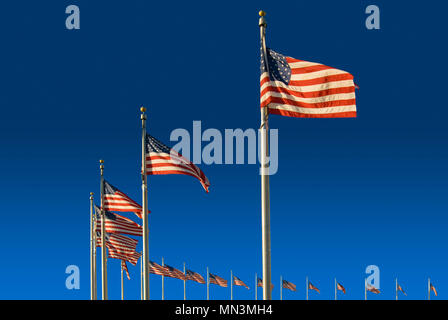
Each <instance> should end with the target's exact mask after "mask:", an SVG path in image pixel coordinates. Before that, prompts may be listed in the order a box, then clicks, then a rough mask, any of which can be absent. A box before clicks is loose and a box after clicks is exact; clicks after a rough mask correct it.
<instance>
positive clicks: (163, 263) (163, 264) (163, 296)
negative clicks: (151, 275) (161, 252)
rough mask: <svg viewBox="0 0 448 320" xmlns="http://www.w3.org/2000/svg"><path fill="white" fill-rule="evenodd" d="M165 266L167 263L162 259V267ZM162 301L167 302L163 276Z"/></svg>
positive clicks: (163, 277)
mask: <svg viewBox="0 0 448 320" xmlns="http://www.w3.org/2000/svg"><path fill="white" fill-rule="evenodd" d="M164 266H165V262H164V260H163V257H162V267H164ZM162 300H165V276H164V275H162Z"/></svg>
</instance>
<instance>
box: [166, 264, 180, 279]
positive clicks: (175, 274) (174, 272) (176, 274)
mask: <svg viewBox="0 0 448 320" xmlns="http://www.w3.org/2000/svg"><path fill="white" fill-rule="evenodd" d="M163 267H164V268H165V270H166V272H167V274H168V276H167V277H170V278H176V279H180V280H186V278H185V275H184V273H183V272H182V271H180V270H178V269H176V268H173V267H171V266H169V265H167V264H166V265H164V266H163Z"/></svg>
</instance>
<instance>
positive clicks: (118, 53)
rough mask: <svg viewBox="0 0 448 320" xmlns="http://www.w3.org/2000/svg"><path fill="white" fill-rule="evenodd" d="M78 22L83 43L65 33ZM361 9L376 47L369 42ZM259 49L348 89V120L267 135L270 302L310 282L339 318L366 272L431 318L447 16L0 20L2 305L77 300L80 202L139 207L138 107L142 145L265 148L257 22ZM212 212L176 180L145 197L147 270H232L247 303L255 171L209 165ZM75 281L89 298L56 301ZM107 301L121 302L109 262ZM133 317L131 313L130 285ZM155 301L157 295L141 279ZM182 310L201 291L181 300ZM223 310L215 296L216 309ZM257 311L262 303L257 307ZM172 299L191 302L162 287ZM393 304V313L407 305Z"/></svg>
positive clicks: (443, 225) (343, 8)
mask: <svg viewBox="0 0 448 320" xmlns="http://www.w3.org/2000/svg"><path fill="white" fill-rule="evenodd" d="M70 4H77V5H79V7H80V10H81V29H80V30H77V31H69V30H66V29H65V18H66V14H65V7H66V6H67V5H70ZM369 4H376V5H378V6H379V7H380V10H381V30H376V31H369V30H367V29H366V28H365V19H366V17H367V15H366V14H365V13H364V11H365V8H366V7H367V5H369ZM260 9H264V10H265V11H266V12H267V21H268V32H267V43H268V46H269V47H271V48H273V49H274V50H276V51H277V52H280V53H283V54H285V55H289V56H292V57H295V58H298V59H303V60H308V61H314V62H320V63H323V64H327V65H330V66H333V67H336V68H340V69H343V70H346V71H349V72H351V73H352V74H353V75H354V76H355V80H356V82H357V84H358V85H359V86H360V87H361V90H359V91H358V92H357V104H358V118H357V119H293V118H286V117H280V116H272V117H271V121H270V124H271V127H272V128H278V129H279V148H280V150H279V171H278V173H277V174H276V175H275V176H273V177H272V178H271V223H272V276H273V281H274V286H275V288H274V291H273V297H274V298H275V299H277V298H279V291H278V288H279V277H280V275H283V277H284V279H286V280H288V281H290V282H293V283H295V284H296V285H297V286H298V291H297V292H296V293H293V292H290V291H286V290H285V291H284V294H283V297H284V299H304V298H305V277H306V276H309V277H310V279H311V281H312V282H313V284H314V285H316V286H317V287H319V288H320V289H321V294H320V295H317V294H314V293H311V294H310V297H311V298H312V299H332V298H333V290H334V289H333V279H334V277H337V278H338V280H339V281H340V282H341V283H342V284H343V285H344V286H345V287H346V288H347V294H346V296H344V297H342V296H341V299H363V298H364V291H363V285H364V283H363V281H364V280H363V279H364V276H365V273H364V270H365V268H366V266H368V265H370V264H374V265H377V266H379V268H380V270H381V290H382V294H381V295H379V296H378V297H374V296H373V294H370V295H369V298H372V299H373V298H383V299H393V298H394V297H395V292H394V279H395V277H398V278H399V279H400V283H401V285H402V287H403V288H404V289H405V290H406V291H407V293H408V297H407V298H409V299H425V298H426V285H427V277H428V276H430V277H431V279H432V280H433V283H434V285H435V286H436V287H437V289H438V291H439V293H440V294H439V298H441V299H446V298H448V295H447V293H446V292H447V290H446V289H445V288H448V279H447V278H446V270H447V267H448V260H447V256H446V252H447V233H446V230H447V224H448V219H447V214H446V213H447V210H448V203H447V200H446V199H447V196H446V195H447V194H448V187H447V181H448V172H447V169H446V168H447V166H446V164H447V160H448V149H447V141H448V140H447V139H448V129H447V126H446V118H447V115H448V111H447V103H446V101H445V91H446V88H445V87H446V79H445V75H446V74H447V71H448V70H447V65H446V63H445V61H446V56H447V53H448V52H447V47H446V45H445V43H444V42H445V41H444V39H445V36H446V35H445V30H446V24H445V14H446V10H447V6H446V4H442V3H441V2H440V1H425V2H421V1H419V2H415V4H414V3H413V4H410V3H409V2H406V1H393V2H392V1H344V2H335V1H274V2H273V1H257V2H256V3H255V2H254V3H248V2H242V1H219V2H216V1H204V2H191V1H190V2H185V1H181V2H171V1H169V2H167V1H165V2H163V1H162V2H160V1H157V2H149V1H143V0H140V1H136V0H133V1H45V2H39V3H36V2H35V1H17V2H14V3H12V2H9V3H5V4H3V5H2V12H1V14H0V30H1V31H0V33H1V39H2V50H1V53H0V56H1V59H0V70H1V77H0V108H1V116H0V143H1V148H0V194H1V200H2V209H1V212H2V223H1V224H0V243H1V244H0V248H1V251H2V258H1V263H0V273H1V274H2V280H0V298H1V299H88V298H89V229H88V228H89V192H91V191H93V192H95V194H96V198H97V199H98V193H99V168H98V160H99V159H101V158H104V159H105V161H106V163H105V167H106V169H105V175H106V178H107V179H108V180H109V181H110V182H111V183H112V184H114V185H115V186H117V187H118V188H120V189H122V190H123V191H125V192H127V193H128V194H129V195H130V196H132V197H133V198H134V199H136V200H137V201H139V202H141V192H140V190H141V189H140V177H139V166H140V121H139V110H138V108H139V106H140V105H141V104H144V105H145V106H147V108H148V110H149V116H148V119H149V122H148V126H149V132H150V133H151V134H152V135H154V136H156V137H158V138H159V139H161V140H162V141H164V142H165V143H167V144H168V143H169V135H170V132H171V131H172V130H173V129H175V128H185V129H188V130H190V131H191V128H192V121H193V120H201V121H202V127H203V128H204V129H206V128H217V129H219V130H224V129H225V128H242V129H247V128H258V126H259V119H260V113H259V30H258V10H260ZM201 168H202V169H203V171H204V172H205V174H206V175H207V176H208V178H209V179H210V182H211V187H210V193H209V194H206V193H205V192H204V191H203V190H202V187H201V185H200V184H199V182H198V181H196V180H195V179H193V178H191V177H187V176H174V175H171V176H156V177H152V176H150V177H149V207H150V209H151V211H152V214H151V217H150V227H149V228H150V258H151V260H153V261H156V262H159V263H160V261H161V257H162V256H163V257H165V261H166V263H168V264H170V265H172V266H174V267H178V268H181V267H182V263H183V262H184V261H185V262H186V263H187V266H188V267H189V268H191V269H192V270H194V271H196V272H200V273H202V274H203V275H205V270H206V267H207V266H209V267H210V270H211V272H212V273H215V274H217V275H220V276H222V277H225V278H227V279H228V278H229V276H230V269H232V270H233V272H234V274H235V275H236V276H237V277H239V278H240V279H242V280H243V281H245V282H246V283H247V284H248V285H249V286H250V287H251V290H250V291H247V290H246V289H245V288H242V287H237V288H235V291H234V295H235V298H238V299H252V298H253V297H254V291H253V286H254V274H255V272H257V273H259V274H261V271H262V270H261V225H260V177H259V175H258V167H257V166H256V165H238V166H237V165H233V166H229V165H212V166H205V165H202V166H201ZM72 264H74V265H78V266H79V267H80V270H81V289H80V290H78V291H75V290H73V291H69V290H67V289H66V288H65V277H66V274H65V268H66V266H68V265H72ZM109 266H110V268H109V296H110V298H111V299H119V297H120V281H119V278H120V269H119V261H115V260H110V262H109ZM130 272H131V276H132V280H131V281H127V280H126V281H125V286H126V287H125V295H126V297H127V298H133V299H139V298H140V281H139V276H138V272H139V268H137V267H130ZM150 286H151V287H150V289H151V297H152V298H154V299H160V296H161V280H160V277H158V276H151V283H150ZM187 290H188V292H187V295H188V297H189V298H195V299H204V298H205V293H206V287H205V286H204V285H199V284H196V283H193V282H189V283H188V284H187ZM229 296H230V290H229V289H224V288H220V287H217V286H212V288H211V298H212V299H227V298H229ZM259 296H261V290H260V291H259ZM166 298H167V299H182V298H183V285H182V282H181V281H179V280H176V279H167V280H166ZM402 298H405V297H402Z"/></svg>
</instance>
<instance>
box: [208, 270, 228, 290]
mask: <svg viewBox="0 0 448 320" xmlns="http://www.w3.org/2000/svg"><path fill="white" fill-rule="evenodd" d="M208 276H209V281H210V283H212V284H217V285H218V286H221V287H226V288H227V280H224V279H223V278H221V277H220V276H217V275H215V274H212V273H209V274H208Z"/></svg>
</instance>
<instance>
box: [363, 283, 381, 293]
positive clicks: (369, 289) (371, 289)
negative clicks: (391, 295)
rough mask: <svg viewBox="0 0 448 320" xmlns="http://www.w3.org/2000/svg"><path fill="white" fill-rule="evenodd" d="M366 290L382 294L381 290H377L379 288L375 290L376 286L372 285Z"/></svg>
mask: <svg viewBox="0 0 448 320" xmlns="http://www.w3.org/2000/svg"><path fill="white" fill-rule="evenodd" d="M366 290H367V291H369V292H372V293H374V294H380V293H381V291H380V290H379V289H377V288H375V287H374V286H371V285H367V287H366Z"/></svg>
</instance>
